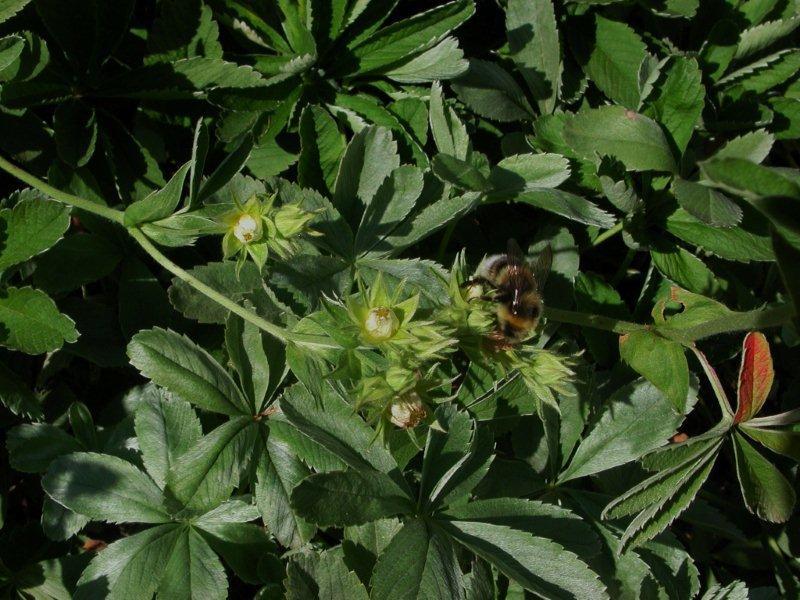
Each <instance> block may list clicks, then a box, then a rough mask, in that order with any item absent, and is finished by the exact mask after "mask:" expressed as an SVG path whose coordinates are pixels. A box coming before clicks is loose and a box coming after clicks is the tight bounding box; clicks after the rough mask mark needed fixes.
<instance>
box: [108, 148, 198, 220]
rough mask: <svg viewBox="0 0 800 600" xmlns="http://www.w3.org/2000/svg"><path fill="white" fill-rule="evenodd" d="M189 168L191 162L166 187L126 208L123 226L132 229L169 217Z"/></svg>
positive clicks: (177, 202)
mask: <svg viewBox="0 0 800 600" xmlns="http://www.w3.org/2000/svg"><path fill="white" fill-rule="evenodd" d="M191 166H192V163H191V161H190V162H187V163H185V164H184V165H183V166H182V167H181V168H180V169H178V170H177V171H176V173H175V175H173V176H172V178H171V179H170V180H169V181H168V182H167V185H165V186H164V187H163V188H161V189H160V190H156V191H155V192H152V193H150V194H149V195H148V196H147V197H146V198H143V199H142V200H138V201H136V202H134V203H133V204H131V205H130V206H128V208H126V209H125V216H124V220H125V226H126V227H133V226H134V225H139V224H140V223H148V222H150V221H158V220H159V219H165V218H167V217H168V216H170V215H171V214H172V213H173V212H174V211H175V209H176V208H178V204H180V202H181V196H182V193H183V183H184V181H186V174H187V173H188V172H189V168H190V167H191Z"/></svg>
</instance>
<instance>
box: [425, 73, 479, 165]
mask: <svg viewBox="0 0 800 600" xmlns="http://www.w3.org/2000/svg"><path fill="white" fill-rule="evenodd" d="M428 119H429V120H430V126H431V134H432V135H433V140H434V142H435V143H436V148H437V149H438V150H439V152H441V153H442V154H447V155H449V156H454V157H455V158H457V159H459V160H465V159H466V158H467V154H468V153H469V150H470V145H471V144H470V139H469V134H467V129H466V127H465V126H464V124H463V123H462V122H461V120H460V119H459V118H458V115H457V114H456V112H455V111H454V110H453V109H452V108H451V107H449V106H448V105H447V104H446V103H445V101H444V96H443V94H442V86H441V85H440V84H439V83H438V82H436V83H434V84H433V85H432V86H431V98H430V110H429V113H428Z"/></svg>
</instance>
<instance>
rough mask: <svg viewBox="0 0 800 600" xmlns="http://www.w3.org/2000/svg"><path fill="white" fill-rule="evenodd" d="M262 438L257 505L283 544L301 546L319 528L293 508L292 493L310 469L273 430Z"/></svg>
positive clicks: (270, 529)
mask: <svg viewBox="0 0 800 600" xmlns="http://www.w3.org/2000/svg"><path fill="white" fill-rule="evenodd" d="M263 431H265V430H263V429H262V432H263ZM261 441H262V444H263V450H262V453H261V455H260V457H259V459H258V464H257V466H256V476H257V483H256V487H255V497H256V505H257V506H258V510H259V511H260V513H261V516H262V518H263V519H264V523H265V525H266V526H267V528H268V529H269V531H270V532H271V533H272V535H274V536H275V538H276V539H277V540H278V541H279V542H280V543H281V544H282V545H284V546H286V547H289V548H298V547H300V546H302V545H303V544H304V543H306V542H308V541H309V540H310V539H311V537H312V536H313V534H314V531H315V529H316V528H315V527H314V525H313V524H311V523H309V522H308V521H306V520H305V519H303V518H302V517H300V516H298V515H297V513H296V512H295V511H294V510H293V508H292V506H291V493H292V489H294V488H295V487H296V486H297V485H298V484H299V483H300V482H301V481H302V480H303V479H304V478H305V477H307V476H308V475H309V474H310V471H309V469H308V467H306V465H305V464H304V463H303V462H302V461H301V460H300V458H298V457H297V456H296V455H295V454H294V453H293V452H292V449H291V448H290V446H289V445H288V444H287V443H286V442H284V441H282V440H280V439H279V436H277V435H274V434H273V432H272V431H269V433H268V436H267V437H266V439H264V436H263V433H262V440H261ZM258 447H260V446H257V448H258Z"/></svg>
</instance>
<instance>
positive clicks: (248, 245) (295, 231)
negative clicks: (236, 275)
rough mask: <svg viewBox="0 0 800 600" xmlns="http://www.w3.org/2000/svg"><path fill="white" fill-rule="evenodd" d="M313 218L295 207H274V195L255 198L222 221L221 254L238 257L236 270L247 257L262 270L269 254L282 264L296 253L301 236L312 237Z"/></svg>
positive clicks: (312, 215) (238, 207) (311, 213)
mask: <svg viewBox="0 0 800 600" xmlns="http://www.w3.org/2000/svg"><path fill="white" fill-rule="evenodd" d="M313 218H314V213H313V212H309V211H307V210H304V209H302V208H300V207H299V206H297V205H295V204H282V205H280V206H275V194H272V195H254V196H252V197H251V198H250V199H249V200H248V201H247V202H246V203H245V204H243V205H242V204H239V203H238V202H237V203H236V207H235V208H234V209H233V210H231V211H230V212H228V213H227V214H225V215H224V216H223V217H222V222H223V224H224V227H225V234H224V236H223V238H222V252H223V254H224V256H225V258H233V257H234V256H235V257H237V262H238V264H239V268H241V266H242V265H243V264H244V262H245V261H246V260H247V257H248V256H249V257H250V258H251V259H252V260H253V262H255V263H256V265H258V267H259V268H261V267H263V266H264V264H265V263H266V262H267V257H268V256H269V253H270V252H273V253H275V254H276V255H277V256H278V257H280V258H282V259H284V260H285V259H287V258H289V257H290V256H291V255H292V254H294V253H295V252H296V251H297V249H298V243H299V239H300V236H301V235H303V234H306V235H314V233H315V232H314V231H313V230H312V229H311V228H310V227H309V223H310V222H311V220H312V219H313Z"/></svg>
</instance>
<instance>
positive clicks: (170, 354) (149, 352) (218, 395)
mask: <svg viewBox="0 0 800 600" xmlns="http://www.w3.org/2000/svg"><path fill="white" fill-rule="evenodd" d="M128 356H129V357H130V360H131V364H132V365H133V366H134V367H136V368H137V369H139V371H140V372H141V373H142V375H144V376H145V377H148V378H149V379H152V380H153V382H154V383H155V384H156V385H160V386H162V387H164V388H166V389H167V390H169V391H171V392H173V393H175V394H177V395H178V396H180V397H181V398H182V399H183V400H186V401H187V402H191V403H193V404H195V405H197V406H199V407H200V408H204V409H206V410H210V411H214V412H219V413H222V414H224V415H234V416H235V415H241V414H251V412H252V407H251V406H249V404H248V402H247V400H245V398H244V396H243V395H242V393H241V392H240V391H239V388H238V387H236V384H235V383H234V382H233V379H231V376H230V375H228V373H226V372H225V370H224V369H223V368H222V367H221V366H220V364H219V363H218V362H217V361H215V360H214V359H213V358H212V357H211V355H210V354H208V352H206V351H205V350H203V349H202V348H201V347H200V346H198V345H197V344H195V343H194V342H192V341H191V340H190V339H189V338H188V337H186V336H184V335H180V334H178V333H175V332H174V331H170V330H168V329H159V328H155V329H151V330H149V331H141V332H139V333H137V334H136V335H135V336H133V339H132V340H131V342H130V344H128Z"/></svg>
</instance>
